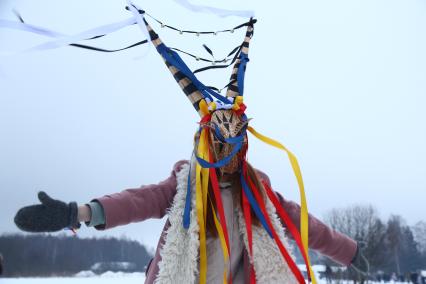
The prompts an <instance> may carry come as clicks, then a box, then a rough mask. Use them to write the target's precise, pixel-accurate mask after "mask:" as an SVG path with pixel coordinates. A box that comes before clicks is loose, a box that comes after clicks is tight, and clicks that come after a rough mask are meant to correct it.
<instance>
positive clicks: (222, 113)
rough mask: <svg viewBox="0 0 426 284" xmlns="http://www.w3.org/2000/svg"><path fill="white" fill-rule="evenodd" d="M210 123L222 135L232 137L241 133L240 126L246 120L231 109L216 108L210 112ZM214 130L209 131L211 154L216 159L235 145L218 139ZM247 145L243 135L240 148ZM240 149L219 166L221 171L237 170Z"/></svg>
mask: <svg viewBox="0 0 426 284" xmlns="http://www.w3.org/2000/svg"><path fill="white" fill-rule="evenodd" d="M210 123H211V125H212V126H213V128H214V125H217V126H218V128H219V130H220V133H221V134H222V136H223V137H224V138H225V139H227V138H232V137H236V136H239V135H241V130H242V128H243V127H244V126H245V125H246V121H244V120H242V118H241V116H239V115H237V114H236V113H235V112H234V111H233V110H216V111H215V112H213V113H212V116H211V120H210ZM213 132H214V131H211V135H210V136H211V144H212V145H211V148H212V152H213V156H214V158H215V160H216V161H219V160H222V159H223V158H225V157H227V156H228V155H229V154H231V152H232V149H233V148H234V147H235V144H228V143H225V142H223V141H220V140H219V139H218V138H217V137H215V135H214V134H213ZM246 146H247V136H245V137H244V145H243V146H242V148H241V149H245V148H246ZM241 152H242V151H241V150H240V151H239V153H237V154H236V155H235V156H234V157H233V158H232V159H231V161H230V162H229V163H228V164H226V165H225V166H223V167H221V168H220V171H221V173H222V174H223V173H228V174H231V173H235V172H236V171H238V169H239V167H240V165H241V159H242V153H241Z"/></svg>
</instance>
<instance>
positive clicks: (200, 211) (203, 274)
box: [195, 129, 208, 284]
mask: <svg viewBox="0 0 426 284" xmlns="http://www.w3.org/2000/svg"><path fill="white" fill-rule="evenodd" d="M204 132H205V129H203V130H202V132H201V135H200V142H199V146H198V149H197V154H198V155H199V156H201V157H204V153H205V140H204V138H205V135H204ZM195 174H196V175H195V199H196V208H197V219H198V225H199V227H200V232H199V234H200V283H201V284H205V283H206V282H207V248H206V223H205V217H204V216H205V211H206V208H205V206H204V204H205V203H204V195H203V185H202V183H201V182H202V180H201V174H202V168H201V165H200V164H199V163H197V164H196V166H195ZM207 178H208V177H207ZM206 200H207V199H206Z"/></svg>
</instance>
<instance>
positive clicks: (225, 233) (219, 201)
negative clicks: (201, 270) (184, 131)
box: [206, 129, 232, 284]
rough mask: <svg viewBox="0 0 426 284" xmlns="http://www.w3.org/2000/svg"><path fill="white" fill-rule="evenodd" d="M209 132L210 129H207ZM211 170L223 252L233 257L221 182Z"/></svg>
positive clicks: (210, 156) (228, 256)
mask: <svg viewBox="0 0 426 284" xmlns="http://www.w3.org/2000/svg"><path fill="white" fill-rule="evenodd" d="M206 131H207V133H209V130H208V129H206ZM209 160H210V162H211V163H212V162H213V156H212V153H211V152H210V149H209ZM209 170H210V181H211V184H212V187H213V194H214V197H215V200H216V205H217V210H218V211H219V217H220V226H221V228H219V227H218V224H217V223H216V228H217V230H218V232H219V229H220V230H221V231H222V232H223V233H222V235H221V234H219V237H220V238H221V244H222V253H223V255H224V256H225V255H226V256H227V259H230V258H231V248H230V245H229V234H228V228H227V223H226V218H225V212H224V209H223V203H222V196H221V194H220V189H219V183H218V180H217V175H216V169H215V168H209ZM212 211H213V213H214V216H215V215H216V213H215V212H214V208H213V206H212ZM222 238H224V241H225V246H224V244H223V240H222ZM225 265H226V267H228V262H227V261H225ZM224 279H226V269H225V270H224ZM229 284H232V271H231V267H230V262H229Z"/></svg>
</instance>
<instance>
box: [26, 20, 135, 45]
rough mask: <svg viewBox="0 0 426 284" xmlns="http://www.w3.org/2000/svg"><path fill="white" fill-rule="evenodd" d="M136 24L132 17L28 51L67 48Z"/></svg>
mask: <svg viewBox="0 0 426 284" xmlns="http://www.w3.org/2000/svg"><path fill="white" fill-rule="evenodd" d="M134 23H135V19H134V18H133V17H132V18H129V19H126V20H124V21H120V22H116V23H112V24H109V25H104V26H100V27H97V28H93V29H90V30H87V31H84V32H81V33H78V34H76V35H72V36H65V37H61V38H59V39H57V40H54V41H50V42H46V43H43V44H40V45H37V46H34V47H32V48H30V49H28V50H27V51H36V50H46V49H53V48H58V47H62V46H66V45H69V44H71V43H76V42H79V41H81V40H85V39H88V38H92V37H96V36H99V35H104V34H109V33H112V32H115V31H118V30H120V29H123V28H125V27H127V26H130V25H133V24H134ZM33 32H34V31H33Z"/></svg>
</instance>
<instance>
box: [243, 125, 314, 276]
mask: <svg viewBox="0 0 426 284" xmlns="http://www.w3.org/2000/svg"><path fill="white" fill-rule="evenodd" d="M247 130H248V131H250V133H251V134H253V135H254V136H255V137H256V138H258V139H259V140H261V141H262V142H265V143H266V144H269V145H271V146H274V147H276V148H278V149H281V150H283V151H285V152H286V153H287V155H288V158H289V160H290V164H291V167H292V168H293V172H294V174H295V176H296V179H297V183H298V185H299V191H300V207H301V209H300V234H301V238H302V244H303V249H304V250H305V253H306V257H307V260H308V265H309V276H310V278H311V280H312V283H313V284H317V281H316V278H315V275H314V273H313V271H312V266H311V264H310V259H309V255H308V254H307V252H308V230H309V229H308V206H307V202H306V196H305V189H304V185H303V179H302V173H301V171H300V167H299V163H298V162H297V159H296V156H294V154H293V153H292V152H290V151H289V150H288V149H287V148H286V147H285V146H284V145H282V144H281V143H280V142H278V141H276V140H273V139H271V138H269V137H267V136H265V135H262V134H260V133H259V132H257V131H256V130H254V128H253V127H251V126H248V127H247Z"/></svg>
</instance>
